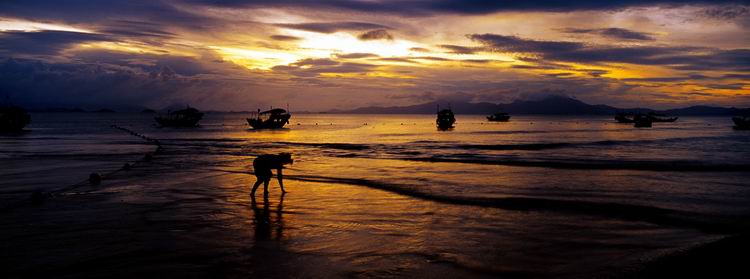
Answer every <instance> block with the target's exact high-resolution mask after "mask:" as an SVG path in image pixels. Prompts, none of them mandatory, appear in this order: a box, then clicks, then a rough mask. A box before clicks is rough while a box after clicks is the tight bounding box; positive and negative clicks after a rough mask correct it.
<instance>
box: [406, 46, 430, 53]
mask: <svg viewBox="0 0 750 279" xmlns="http://www.w3.org/2000/svg"><path fill="white" fill-rule="evenodd" d="M409 51H416V52H430V50H429V49H427V48H423V47H412V48H409Z"/></svg>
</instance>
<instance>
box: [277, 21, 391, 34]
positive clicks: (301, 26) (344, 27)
mask: <svg viewBox="0 0 750 279" xmlns="http://www.w3.org/2000/svg"><path fill="white" fill-rule="evenodd" d="M275 25H276V26H278V27H283V28H288V29H296V30H304V31H310V32H318V33H326V34H330V33H335V32H339V31H362V30H371V29H390V27H388V26H385V25H380V24H375V23H367V22H356V21H343V22H310V23H279V24H275Z"/></svg>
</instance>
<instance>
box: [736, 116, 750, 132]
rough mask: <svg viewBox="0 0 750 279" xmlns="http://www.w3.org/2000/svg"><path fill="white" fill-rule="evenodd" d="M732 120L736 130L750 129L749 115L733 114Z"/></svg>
mask: <svg viewBox="0 0 750 279" xmlns="http://www.w3.org/2000/svg"><path fill="white" fill-rule="evenodd" d="M732 121H734V128H735V129H737V130H750V116H735V117H732Z"/></svg>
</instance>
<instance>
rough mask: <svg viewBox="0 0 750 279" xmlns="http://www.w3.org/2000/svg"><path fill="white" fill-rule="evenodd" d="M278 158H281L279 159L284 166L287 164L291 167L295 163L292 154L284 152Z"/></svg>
mask: <svg viewBox="0 0 750 279" xmlns="http://www.w3.org/2000/svg"><path fill="white" fill-rule="evenodd" d="M278 156H279V159H280V160H281V163H282V164H284V165H286V164H290V165H291V164H293V163H294V160H292V154H290V153H286V152H283V153H280V154H279V155H278Z"/></svg>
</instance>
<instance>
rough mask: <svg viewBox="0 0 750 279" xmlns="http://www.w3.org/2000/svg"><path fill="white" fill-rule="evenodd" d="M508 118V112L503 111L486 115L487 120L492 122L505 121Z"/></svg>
mask: <svg viewBox="0 0 750 279" xmlns="http://www.w3.org/2000/svg"><path fill="white" fill-rule="evenodd" d="M508 120H510V114H508V113H505V112H498V113H495V114H493V115H490V116H487V121H492V122H505V121H508Z"/></svg>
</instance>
